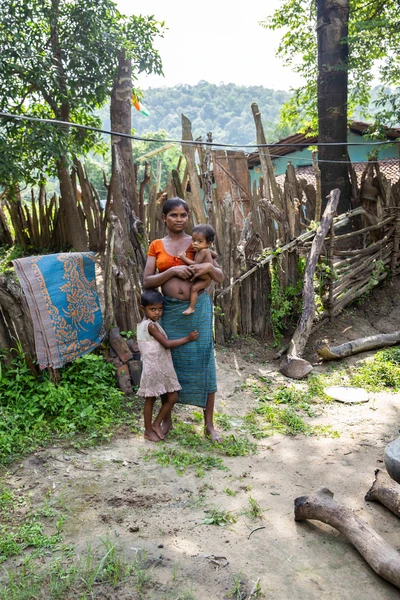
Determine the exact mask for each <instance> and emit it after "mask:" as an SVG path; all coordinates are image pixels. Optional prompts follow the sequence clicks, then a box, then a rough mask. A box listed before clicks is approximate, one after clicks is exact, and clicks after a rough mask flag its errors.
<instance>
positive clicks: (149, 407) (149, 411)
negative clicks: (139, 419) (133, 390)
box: [143, 398, 161, 442]
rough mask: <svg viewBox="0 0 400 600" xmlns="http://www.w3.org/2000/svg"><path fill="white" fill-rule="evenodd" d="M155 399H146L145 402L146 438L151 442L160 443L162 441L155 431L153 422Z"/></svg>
mask: <svg viewBox="0 0 400 600" xmlns="http://www.w3.org/2000/svg"><path fill="white" fill-rule="evenodd" d="M154 401H155V398H146V399H145V401H144V409H143V415H144V437H145V439H146V440H150V442H159V441H160V440H161V438H160V436H158V435H157V433H156V432H155V431H154V429H153V427H152V425H151V422H152V420H153V405H154Z"/></svg>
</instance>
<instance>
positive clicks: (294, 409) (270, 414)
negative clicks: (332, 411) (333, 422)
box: [243, 377, 338, 439]
mask: <svg viewBox="0 0 400 600" xmlns="http://www.w3.org/2000/svg"><path fill="white" fill-rule="evenodd" d="M310 382H311V385H307V383H305V384H301V385H297V386H295V385H290V386H285V385H278V386H276V385H275V386H274V385H273V383H272V382H271V380H269V379H266V378H263V377H259V378H258V379H256V380H253V381H250V382H249V383H247V384H246V385H245V387H246V389H247V390H249V391H250V392H251V393H252V395H253V396H254V399H255V401H256V406H255V408H254V409H253V410H252V411H251V412H250V413H249V414H247V415H245V417H244V420H243V427H244V429H245V431H247V432H248V433H250V434H251V435H253V436H254V437H255V438H256V439H260V438H262V437H266V436H268V435H270V434H272V433H274V432H279V433H283V434H285V435H298V434H303V435H307V436H309V435H319V436H321V435H324V436H330V437H337V436H338V433H337V432H336V431H334V430H332V428H331V427H329V426H320V425H315V426H314V425H312V424H310V423H308V422H306V421H305V420H304V419H305V417H308V418H309V419H310V418H313V417H315V416H317V414H318V411H319V410H320V409H319V407H318V404H319V403H320V402H321V398H320V392H321V385H322V384H321V383H320V382H319V380H318V379H317V378H315V377H314V378H310Z"/></svg>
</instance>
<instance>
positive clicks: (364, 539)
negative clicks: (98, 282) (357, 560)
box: [294, 488, 400, 587]
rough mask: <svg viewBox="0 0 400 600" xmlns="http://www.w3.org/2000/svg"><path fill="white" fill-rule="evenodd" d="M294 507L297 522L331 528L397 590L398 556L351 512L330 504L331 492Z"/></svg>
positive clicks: (399, 581)
mask: <svg viewBox="0 0 400 600" xmlns="http://www.w3.org/2000/svg"><path fill="white" fill-rule="evenodd" d="M294 507H295V508H294V518H295V520H296V521H305V520H306V519H312V520H316V521H322V523H326V524H327V525H330V526H331V527H334V528H335V529H337V530H338V531H339V532H340V533H341V534H343V535H344V536H345V537H346V538H347V539H348V540H349V542H351V544H353V546H354V547H355V548H356V550H358V552H359V553H360V554H361V556H362V557H363V558H364V560H366V562H367V563H368V564H369V566H370V567H371V568H372V569H373V570H374V571H375V573H377V575H379V576H380V577H382V578H383V579H386V581H390V583H393V585H395V586H396V587H400V554H399V553H398V552H397V551H396V550H394V549H393V548H392V547H391V546H390V545H389V544H388V543H387V542H386V541H385V540H384V539H383V538H382V537H381V536H380V535H379V534H378V533H376V531H375V530H374V529H372V527H370V526H369V525H368V523H367V522H366V521H363V520H362V519H360V517H359V516H357V515H356V514H355V513H354V512H353V511H352V510H351V509H350V508H346V507H345V506H342V505H341V504H339V503H338V502H336V501H335V500H333V493H332V492H331V491H330V490H328V489H327V488H321V489H320V490H318V491H317V492H316V493H315V494H312V495H311V496H301V497H300V498H296V500H295V501H294Z"/></svg>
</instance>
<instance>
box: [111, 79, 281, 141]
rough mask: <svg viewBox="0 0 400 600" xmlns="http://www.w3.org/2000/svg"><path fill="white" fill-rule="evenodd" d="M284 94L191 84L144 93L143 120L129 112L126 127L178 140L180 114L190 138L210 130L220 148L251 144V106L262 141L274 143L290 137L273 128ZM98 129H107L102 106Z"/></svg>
mask: <svg viewBox="0 0 400 600" xmlns="http://www.w3.org/2000/svg"><path fill="white" fill-rule="evenodd" d="M289 97H290V93H289V92H285V91H276V90H272V89H268V88H264V87H263V86H251V87H245V86H238V85H235V84H233V83H229V84H223V83H222V84H220V85H214V84H211V83H207V82H206V81H200V82H199V83H198V84H197V85H177V86H175V87H160V88H149V89H147V90H145V91H144V96H143V101H142V104H143V106H144V108H145V109H146V110H147V111H148V112H149V116H148V117H146V116H144V115H142V114H140V113H139V112H137V111H136V110H135V109H133V118H132V127H133V129H134V130H135V133H137V134H138V135H144V134H146V133H148V132H150V131H152V132H155V131H160V130H165V131H166V132H167V134H168V136H169V137H171V138H174V139H181V137H182V129H181V114H182V113H183V114H184V115H186V116H187V117H188V118H189V119H190V121H191V122H192V129H193V136H194V138H196V137H199V136H202V137H203V139H204V140H205V139H206V134H207V132H209V131H211V132H212V134H213V140H214V141H215V142H221V143H224V144H241V145H242V144H254V143H255V141H256V140H255V138H256V134H255V127H254V120H253V115H252V112H251V104H252V102H257V104H258V106H259V109H260V111H261V114H262V119H263V123H264V128H265V133H266V137H267V141H271V142H273V141H276V140H277V139H279V137H282V136H284V135H288V134H289V133H291V132H289V131H288V132H286V131H283V130H282V129H280V128H279V125H278V124H279V112H280V109H281V106H282V104H283V103H284V102H286V101H287V100H288V99H289ZM101 117H102V120H103V126H104V127H105V128H107V129H108V128H109V125H110V121H109V114H108V107H105V108H104V109H103V110H102V111H101Z"/></svg>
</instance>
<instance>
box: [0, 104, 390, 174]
mask: <svg viewBox="0 0 400 600" xmlns="http://www.w3.org/2000/svg"><path fill="white" fill-rule="evenodd" d="M0 117H3V118H4V119H15V120H22V121H33V122H38V123H46V124H50V125H57V126H61V127H76V128H78V129H84V130H86V131H95V132H97V133H102V134H105V135H114V136H118V137H124V138H129V139H132V140H135V141H140V142H154V143H157V144H163V145H165V144H168V143H170V144H179V145H186V146H214V147H219V148H242V149H243V148H256V149H259V148H271V147H275V148H278V147H290V148H302V149H307V148H309V147H310V146H317V147H318V146H382V145H389V144H393V143H395V144H397V143H399V142H400V139H397V140H391V141H372V142H363V143H359V142H310V143H308V144H307V143H305V142H303V143H274V144H243V145H241V144H222V143H218V142H204V141H201V140H176V139H162V140H159V139H155V138H148V137H143V136H138V135H132V134H129V133H121V132H116V131H108V130H106V129H100V128H98V127H92V126H90V125H82V124H80V123H72V122H69V121H61V120H58V119H45V118H43V117H32V116H29V115H15V114H12V113H7V112H0ZM248 154H249V153H248ZM261 156H269V157H270V158H277V157H279V155H275V154H266V153H261ZM290 158H291V159H292V160H306V161H309V160H310V159H309V158H306V157H302V156H291V157H290ZM318 162H321V163H322V162H324V163H342V164H352V161H346V160H344V161H342V160H325V159H318ZM355 162H359V163H363V162H365V163H367V162H368V161H355Z"/></svg>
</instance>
